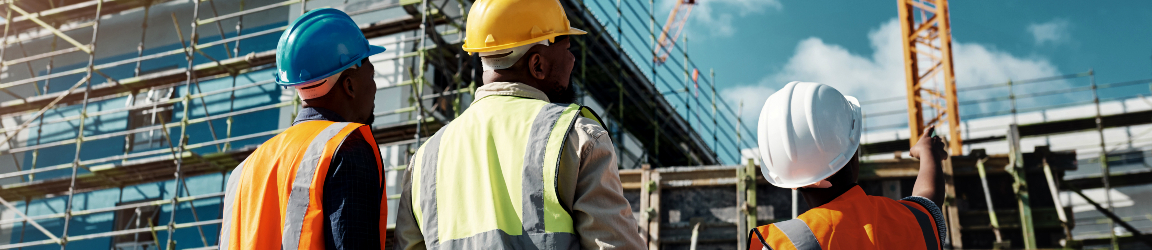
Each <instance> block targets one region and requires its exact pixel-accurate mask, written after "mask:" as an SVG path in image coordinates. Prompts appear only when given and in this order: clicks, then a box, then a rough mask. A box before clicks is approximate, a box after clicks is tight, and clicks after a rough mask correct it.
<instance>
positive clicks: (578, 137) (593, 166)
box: [394, 82, 646, 250]
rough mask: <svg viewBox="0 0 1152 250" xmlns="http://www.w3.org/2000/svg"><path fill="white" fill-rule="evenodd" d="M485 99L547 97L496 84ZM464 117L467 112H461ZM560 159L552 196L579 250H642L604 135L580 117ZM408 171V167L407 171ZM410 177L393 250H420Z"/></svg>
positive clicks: (480, 93)
mask: <svg viewBox="0 0 1152 250" xmlns="http://www.w3.org/2000/svg"><path fill="white" fill-rule="evenodd" d="M488 95H510V96H518V97H524V98H532V99H539V100H544V101H548V96H547V95H545V94H544V92H541V91H540V90H537V89H536V88H533V87H531V86H528V85H526V84H522V83H509V82H496V83H489V84H485V85H484V86H482V87H480V88H477V89H476V98H475V100H480V99H481V98H483V97H485V96H488ZM465 112H467V111H465ZM564 143H566V145H565V146H564V151H563V152H561V154H560V168H559V175H558V176H557V179H558V180H557V186H558V189H557V192H559V195H560V202H561V204H563V205H564V206H565V207H566V208H569V209H570V210H569V211H568V212H569V213H570V214H571V215H572V220H573V226H574V227H575V229H576V234H577V235H578V236H579V238H580V246H581V248H583V249H645V248H646V246H644V243H643V242H642V239H641V238H640V235H639V234H638V233H637V231H636V228H637V227H636V220H635V219H634V218H633V217H632V208H631V207H630V206H629V204H628V200H626V199H624V194H623V188H622V187H621V186H620V173H619V171H618V167H617V164H618V163H617V161H616V148H615V147H613V145H612V140H611V139H610V138H609V137H608V131H607V130H605V129H604V127H601V126H600V124H599V123H597V122H596V121H594V120H592V119H588V118H584V117H580V118H578V119H577V120H576V125H575V128H573V129H572V130H571V131H570V132H569V134H568V138H567V140H565V142H564ZM409 169H411V166H409ZM410 179H411V175H410V171H408V172H406V173H405V176H404V184H403V187H402V188H403V191H402V192H403V194H402V195H401V198H400V204H399V205H400V207H399V210H398V214H397V216H396V231H395V232H394V233H395V235H396V242H397V249H404V250H408V249H425V246H424V236H423V234H422V233H421V232H420V228H419V227H418V226H417V224H416V219H415V217H414V216H413V214H412V204H411V203H412V198H411V197H412V196H411V192H412V191H411V190H412V185H411V181H410Z"/></svg>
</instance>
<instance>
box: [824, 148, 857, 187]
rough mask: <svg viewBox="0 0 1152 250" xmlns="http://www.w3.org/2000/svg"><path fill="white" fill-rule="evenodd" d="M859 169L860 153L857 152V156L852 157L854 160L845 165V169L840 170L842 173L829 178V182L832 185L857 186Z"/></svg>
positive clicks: (838, 172)
mask: <svg viewBox="0 0 1152 250" xmlns="http://www.w3.org/2000/svg"><path fill="white" fill-rule="evenodd" d="M859 169H860V151H856V154H853V155H852V159H851V160H849V161H848V163H845V164H844V167H842V168H840V171H836V173H835V174H832V176H829V177H828V182H831V183H832V185H837V184H855V183H856V181H857V180H856V179H857V178H858V176H856V173H858V172H857V171H859Z"/></svg>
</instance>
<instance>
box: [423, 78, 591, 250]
mask: <svg viewBox="0 0 1152 250" xmlns="http://www.w3.org/2000/svg"><path fill="white" fill-rule="evenodd" d="M584 109H585V108H583V107H580V106H579V105H574V104H573V105H560V104H553V103H547V102H544V101H540V100H534V99H527V98H519V97H513V96H488V97H485V98H484V99H483V100H479V101H477V102H475V103H473V106H472V107H470V108H469V110H468V111H466V112H465V113H464V114H461V116H460V117H458V118H456V119H455V120H453V121H452V123H451V124H449V125H448V126H445V127H444V128H442V129H440V131H437V132H436V134H435V135H433V136H432V137H431V138H429V140H428V141H427V142H425V143H424V145H422V146H421V147H420V149H419V150H417V152H416V155H415V156H414V157H413V163H412V179H411V180H412V189H411V192H412V196H411V197H412V204H413V208H412V212H413V214H414V216H415V219H416V221H417V223H418V224H420V225H419V228H420V229H421V232H422V233H423V235H424V244H425V245H426V246H427V247H428V248H429V249H478V248H492V247H495V248H501V249H532V248H538V247H548V248H553V247H558V248H562V249H567V248H571V247H575V246H576V244H578V241H577V239H576V235H575V234H574V229H573V225H572V217H571V215H570V214H569V213H568V212H567V211H565V209H564V208H563V206H562V205H560V201H559V198H558V195H557V191H556V175H557V171H558V170H559V162H560V153H561V151H562V149H563V147H564V141H565V140H566V137H567V135H568V133H569V131H570V130H571V129H572V127H573V124H574V123H575V121H576V117H578V116H580V115H581V114H583V113H585V112H587V113H588V114H592V113H591V112H590V111H583V110H584ZM591 116H593V117H594V114H593V115H591ZM594 119H595V118H594ZM438 184H443V185H438ZM517 189H518V190H517Z"/></svg>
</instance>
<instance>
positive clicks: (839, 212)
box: [748, 82, 947, 250]
mask: <svg viewBox="0 0 1152 250" xmlns="http://www.w3.org/2000/svg"><path fill="white" fill-rule="evenodd" d="M862 122H863V117H862V116H861V113H860V104H859V102H857V101H856V98H852V97H850V96H844V95H842V94H840V92H839V91H837V90H836V89H835V88H832V87H830V86H828V85H823V84H819V83H810V82H791V83H788V85H786V86H784V88H783V89H781V90H780V91H777V92H776V93H774V94H772V96H770V97H768V100H767V101H766V102H765V103H764V109H763V110H762V111H761V112H760V121H759V125H758V126H757V127H758V128H757V129H758V133H759V138H758V139H759V146H760V148H759V150H760V154H761V156H762V157H763V164H761V165H760V169H761V171H762V172H763V174H764V178H765V179H767V180H768V182H769V183H771V184H772V185H775V186H777V187H782V188H791V189H797V190H799V191H800V193H801V194H802V195H803V196H804V201H805V202H807V203H808V207H811V209H809V210H808V211H807V212H805V213H804V214H802V215H800V216H799V217H798V218H796V219H792V220H787V221H782V222H777V223H773V224H769V225H765V226H760V227H757V228H755V229H752V230H751V232H749V239H750V242H749V248H748V249H776V250H781V249H798V250H820V249H825V250H831V249H941V247H942V246H943V243H944V240H943V237H945V235H947V233H946V228H945V227H944V219H943V215H942V214H941V212H940V208H939V205H940V204H941V202H942V200H943V198H944V197H943V195H942V194H941V192H942V191H943V190H944V188H943V186H942V185H943V181H941V180H940V177H941V176H942V174H940V160H941V159H943V157H947V156H946V153H945V152H944V149H943V147H944V146H943V145H944V144H943V141H942V139H940V138H939V137H935V136H931V137H929V135H931V134H932V132H933V129H934V128H932V127H929V128H927V129H926V130H925V131H924V136H923V137H921V138H920V139H919V142H917V144H916V145H915V146H914V147H912V149H911V150H910V153H911V155H912V156H913V157H918V158H919V159H920V171H919V174H918V175H917V177H916V184H915V186H914V187H913V188H912V196H910V197H907V198H904V199H901V200H899V201H896V200H892V199H889V198H885V197H878V196H869V195H866V194H864V190H863V189H861V188H860V187H859V186H858V185H856V179H857V177H858V176H859V171H860V161H859V157H860V155H859V154H860V151H859V147H860V131H861V129H862Z"/></svg>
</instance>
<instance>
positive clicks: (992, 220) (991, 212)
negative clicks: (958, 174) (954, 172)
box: [972, 151, 1003, 249]
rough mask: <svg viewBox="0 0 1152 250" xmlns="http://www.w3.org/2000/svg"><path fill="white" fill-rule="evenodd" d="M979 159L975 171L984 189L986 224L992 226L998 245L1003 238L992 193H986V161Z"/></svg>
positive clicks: (997, 246) (996, 246)
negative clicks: (986, 211) (986, 209)
mask: <svg viewBox="0 0 1152 250" xmlns="http://www.w3.org/2000/svg"><path fill="white" fill-rule="evenodd" d="M980 153H983V151H980ZM972 154H973V156H975V154H976V153H975V152H973V153H972ZM979 157H982V158H980V159H979V160H976V171H977V172H978V173H979V174H980V185H982V187H984V203H985V205H986V206H987V207H988V224H990V225H992V234H995V236H996V243H998V244H999V243H1002V242H1003V236H1001V235H1000V220H999V219H998V218H996V210H995V206H994V205H992V192H990V191H988V177H987V173H986V172H985V171H984V161H987V160H988V159H987V158H984V156H979ZM999 247H1000V245H994V247H993V248H994V249H1000V248H999Z"/></svg>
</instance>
